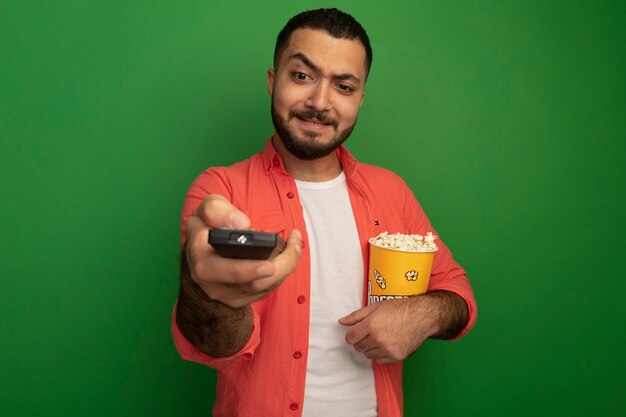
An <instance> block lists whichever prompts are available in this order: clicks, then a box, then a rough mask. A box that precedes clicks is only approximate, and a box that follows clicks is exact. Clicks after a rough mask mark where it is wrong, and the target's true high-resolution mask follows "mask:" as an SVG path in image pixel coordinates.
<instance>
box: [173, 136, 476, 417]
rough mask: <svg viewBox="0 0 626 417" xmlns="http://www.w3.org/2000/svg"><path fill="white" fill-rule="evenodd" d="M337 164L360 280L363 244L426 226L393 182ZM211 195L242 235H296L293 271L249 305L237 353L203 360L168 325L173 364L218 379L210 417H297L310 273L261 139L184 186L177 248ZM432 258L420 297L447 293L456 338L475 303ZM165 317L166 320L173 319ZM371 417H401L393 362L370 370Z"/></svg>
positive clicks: (297, 223)
mask: <svg viewBox="0 0 626 417" xmlns="http://www.w3.org/2000/svg"><path fill="white" fill-rule="evenodd" d="M337 155H338V157H339V159H340V161H341V165H342V167H343V170H344V172H345V174H346V177H347V184H348V192H349V195H350V202H351V204H352V208H353V212H354V217H355V220H356V224H357V229H358V232H359V237H360V242H361V248H362V252H363V262H364V271H365V276H364V277H363V279H364V281H365V284H364V288H365V292H364V294H363V303H364V305H365V303H366V299H367V298H366V295H367V294H366V292H367V271H368V268H367V260H368V256H369V252H368V244H367V240H368V238H369V237H373V236H377V235H378V234H379V233H381V232H384V231H388V232H390V233H396V232H400V233H411V234H413V233H418V234H422V235H424V234H426V232H429V231H433V232H434V229H433V227H432V226H431V225H430V222H429V220H428V218H427V217H426V215H425V214H424V212H423V210H422V208H421V206H420V205H419V203H418V202H417V200H416V199H415V197H414V196H413V193H412V192H411V190H410V189H409V188H408V187H407V186H406V184H405V183H404V182H403V181H402V179H400V177H398V176H397V175H396V174H394V173H392V172H391V171H388V170H386V169H384V168H380V167H376V166H372V165H367V164H363V163H360V162H357V161H356V160H355V159H354V157H352V155H350V153H349V152H348V151H347V150H346V149H345V148H344V147H340V148H339V149H338V150H337ZM214 193H216V194H220V195H222V196H224V197H225V198H226V199H228V200H229V201H231V202H232V204H233V205H234V206H235V207H237V208H238V209H240V210H241V211H243V212H244V213H246V214H247V215H248V216H249V217H250V219H251V222H252V226H251V227H252V228H253V229H256V230H260V231H271V232H277V233H279V234H280V235H281V236H282V237H283V238H286V237H287V236H286V235H287V234H288V233H289V232H290V231H291V230H292V229H294V228H296V229H298V230H300V231H301V232H302V237H303V251H302V257H301V259H300V261H299V263H298V266H297V268H296V270H295V271H294V272H293V273H292V274H291V275H290V276H289V277H287V278H286V279H285V281H284V282H283V283H282V284H281V286H280V287H278V288H277V289H276V290H274V291H273V292H272V293H270V295H269V296H267V297H266V298H263V299H261V300H258V301H255V302H254V303H253V304H252V311H253V315H254V330H253V331H252V335H251V336H250V339H249V340H248V343H247V344H246V345H245V346H244V347H243V349H241V351H240V352H238V353H236V354H234V355H233V356H230V357H227V358H214V357H211V356H209V355H207V354H205V353H203V352H201V351H200V350H199V349H197V348H196V347H195V346H193V345H192V344H191V343H190V342H189V341H188V340H187V339H186V338H185V337H184V336H183V335H182V333H181V332H180V330H179V329H178V327H177V325H176V321H175V317H173V319H172V334H173V337H174V343H175V344H176V348H177V349H178V352H179V353H180V355H181V357H182V358H184V359H186V360H190V361H194V362H198V363H201V364H204V365H207V366H210V367H213V368H216V369H217V370H218V380H217V393H216V399H215V406H214V409H213V413H214V414H213V415H214V416H215V417H233V416H241V417H249V416H270V415H271V416H273V417H275V416H300V415H301V414H302V401H303V399H304V386H305V376H306V363H307V346H308V336H309V302H308V299H309V290H310V276H309V273H310V267H309V261H310V258H309V251H308V247H307V241H308V237H307V234H306V226H305V222H304V217H303V214H302V206H301V205H300V200H299V198H298V191H297V188H296V184H295V181H294V179H293V177H292V176H290V175H289V174H288V173H287V172H286V171H285V169H284V167H283V162H282V159H281V157H280V155H279V154H278V153H277V152H276V150H275V149H274V147H273V146H272V144H271V140H269V141H268V142H267V144H266V146H265V149H264V150H263V152H260V153H258V154H256V155H254V156H252V157H251V158H249V159H247V160H245V161H242V162H239V163H236V164H234V165H231V166H230V167H219V168H210V169H208V170H206V171H205V172H204V173H202V174H201V175H200V176H199V177H198V178H197V179H196V180H195V181H194V183H193V184H192V185H191V188H190V189H189V193H188V194H187V197H186V199H185V202H184V205H183V212H182V218H181V242H182V243H183V244H184V240H185V230H184V229H185V224H186V222H187V218H188V217H189V216H190V215H191V213H192V212H193V210H194V209H195V208H196V207H197V206H198V205H199V204H200V202H201V201H202V200H203V199H204V198H205V197H206V196H207V195H208V194H214ZM437 244H438V246H439V250H438V251H437V253H436V255H435V259H434V261H433V267H432V272H431V278H430V283H429V291H430V290H448V291H452V292H455V293H456V294H458V295H460V296H461V297H462V298H463V299H465V301H466V302H467V305H468V308H469V321H468V323H467V325H466V327H465V328H464V329H463V331H462V332H461V333H460V334H459V336H458V337H461V336H462V335H464V334H465V333H467V332H468V331H469V330H470V328H471V327H472V326H473V324H474V322H475V321H476V313H477V310H476V301H475V300H474V295H473V292H472V288H471V286H470V284H469V281H468V280H467V277H466V275H465V271H464V270H463V269H462V268H461V267H460V266H459V265H458V264H457V263H456V262H455V261H454V260H453V259H452V255H451V253H450V251H449V250H448V248H447V247H446V246H445V245H444V244H443V242H442V241H441V239H439V240H438V241H437ZM175 311H176V310H175V309H174V314H175ZM372 366H373V371H374V379H375V384H376V399H377V403H378V414H379V416H380V417H398V416H401V415H402V401H403V400H402V362H398V363H394V364H391V365H379V364H377V363H375V362H372Z"/></svg>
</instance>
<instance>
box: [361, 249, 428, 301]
mask: <svg viewBox="0 0 626 417" xmlns="http://www.w3.org/2000/svg"><path fill="white" fill-rule="evenodd" d="M435 252H436V251H432V252H408V251H402V250H399V249H388V248H382V247H380V246H376V245H375V244H374V243H372V241H371V240H370V258H369V278H368V283H367V303H368V304H374V303H377V302H378V301H383V300H388V299H394V298H407V297H411V296H414V295H418V294H423V293H425V292H426V290H428V281H429V280H430V270H431V268H432V266H433V259H434V257H435Z"/></svg>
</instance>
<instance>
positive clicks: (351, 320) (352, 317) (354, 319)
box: [339, 304, 378, 326]
mask: <svg viewBox="0 0 626 417" xmlns="http://www.w3.org/2000/svg"><path fill="white" fill-rule="evenodd" d="M376 308H378V304H372V305H369V306H366V307H363V308H362V309H360V310H356V311H353V312H352V313H350V314H348V315H347V316H345V317H342V318H340V319H339V324H341V325H343V326H353V325H355V324H357V323H358V322H360V321H363V320H364V319H365V318H366V317H367V316H369V315H370V314H372V312H373V311H374V310H375V309H376Z"/></svg>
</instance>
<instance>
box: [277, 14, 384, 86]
mask: <svg viewBox="0 0 626 417" xmlns="http://www.w3.org/2000/svg"><path fill="white" fill-rule="evenodd" d="M304 28H307V29H315V30H323V31H325V32H327V33H328V34H329V35H331V36H332V37H334V38H337V39H350V40H353V39H357V40H358V41H359V42H361V44H362V45H363V47H364V48H365V68H366V69H367V73H368V74H369V72H370V68H371V66H372V47H371V46H370V40H369V38H368V37H367V33H366V32H365V29H363V27H362V26H361V24H360V23H359V22H357V21H356V20H355V19H354V17H352V16H350V15H349V14H347V13H344V12H342V11H341V10H337V9H317V10H308V11H305V12H302V13H300V14H297V15H295V16H294V17H292V18H291V19H289V21H288V22H287V24H286V25H285V27H284V28H283V29H282V30H281V31H280V33H279V34H278V37H277V38H276V47H275V48H274V68H277V67H278V62H279V61H280V56H281V55H282V53H283V51H284V50H285V48H287V45H288V44H289V38H291V34H292V33H293V32H294V31H295V30H296V29H304Z"/></svg>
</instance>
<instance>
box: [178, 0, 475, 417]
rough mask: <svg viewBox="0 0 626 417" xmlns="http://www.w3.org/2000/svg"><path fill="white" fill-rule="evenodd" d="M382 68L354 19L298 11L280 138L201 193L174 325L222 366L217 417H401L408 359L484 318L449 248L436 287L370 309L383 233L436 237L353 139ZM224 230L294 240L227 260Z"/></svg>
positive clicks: (193, 191) (279, 114) (283, 78)
mask: <svg viewBox="0 0 626 417" xmlns="http://www.w3.org/2000/svg"><path fill="white" fill-rule="evenodd" d="M371 61H372V53H371V48H370V44H369V40H368V38H367V34H366V33H365V31H364V30H363V28H362V27H361V26H360V24H359V23H357V22H356V21H355V20H354V19H353V18H352V17H351V16H350V15H347V14H345V13H342V12H340V11H338V10H336V9H321V10H313V11H309V12H304V13H301V14H299V15H297V16H295V17H294V18H292V19H291V20H290V21H289V22H288V23H287V25H286V26H285V28H283V30H282V31H281V33H280V34H279V35H278V39H277V43H276V49H275V53H274V68H273V69H270V70H269V71H268V74H267V85H268V89H269V93H270V96H271V99H272V120H273V122H274V126H275V132H274V134H273V135H272V136H271V138H270V139H269V140H268V141H267V143H266V145H265V149H264V150H263V152H261V153H259V154H256V155H254V156H252V157H251V158H250V159H248V160H245V161H242V162H239V163H237V164H234V165H232V166H230V167H226V168H223V167H221V168H211V169H209V170H207V171H205V172H204V173H203V174H202V175H200V177H198V178H197V179H196V181H195V182H194V183H193V184H192V186H191V188H190V190H189V194H188V195H187V198H186V200H185V203H184V207H183V215H182V221H181V241H182V245H183V250H182V259H181V291H180V296H179V299H178V302H177V305H176V308H175V311H174V318H173V321H172V333H173V336H174V340H175V343H176V346H177V348H178V350H179V352H180V354H181V356H182V357H183V358H185V359H188V360H192V361H196V362H199V363H202V364H206V365H208V366H211V367H214V368H217V369H218V385H217V395H216V402H215V406H214V410H213V411H214V415H215V416H246V417H248V416H279V415H290V416H291V415H293V416H300V415H303V416H380V417H389V416H401V415H402V360H403V359H405V358H406V357H407V356H409V355H410V354H411V353H413V352H414V351H415V350H417V348H418V347H419V346H420V345H421V343H422V342H423V341H424V340H425V339H426V338H428V337H436V338H447V339H451V338H456V337H460V336H461V335H463V334H465V333H466V332H467V331H469V329H470V328H471V326H472V325H473V323H474V321H475V319H476V303H475V301H474V297H473V294H472V290H471V287H470V285H469V282H468V281H467V278H466V276H465V272H464V271H463V269H461V267H459V266H458V265H457V264H456V262H454V260H453V259H452V257H451V254H450V252H449V250H448V249H447V248H446V247H445V245H443V244H442V243H439V251H438V252H437V254H436V256H435V260H434V263H433V269H432V276H431V281H430V286H429V291H428V292H427V293H426V294H424V295H422V296H418V297H414V298H408V299H394V300H386V301H382V302H379V303H376V304H373V305H370V306H366V307H363V306H364V304H365V288H366V286H365V285H364V283H365V280H366V279H367V278H366V274H365V271H366V265H367V254H368V252H367V251H368V247H367V239H368V238H369V237H373V236H376V235H378V234H379V233H380V232H383V231H389V232H391V233H395V232H401V233H420V234H426V232H428V231H432V230H433V229H432V226H431V225H430V223H429V221H428V219H427V218H426V216H425V214H424V213H423V211H422V209H421V207H420V206H419V204H418V203H417V201H416V200H415V197H414V196H413V194H412V192H411V191H410V190H409V189H408V187H407V186H406V185H405V184H404V182H402V180H401V179H399V178H398V177H397V176H396V175H395V174H393V173H391V172H390V171H387V170H385V169H383V168H378V167H374V166H370V165H366V164H362V163H359V162H357V161H356V160H355V159H354V158H353V157H352V156H351V155H350V154H349V153H348V151H347V150H346V149H345V148H344V147H343V146H341V144H342V143H343V142H344V141H345V140H346V139H347V138H348V136H349V135H350V133H351V131H352V129H353V127H354V125H355V123H356V119H357V115H358V112H359V109H360V106H361V104H362V102H363V98H364V95H365V93H364V86H365V81H366V79H367V76H368V74H369V70H370V65H371ZM223 227H226V228H237V229H247V228H253V229H256V230H263V231H272V232H278V233H280V234H281V235H282V236H283V237H285V238H286V240H287V245H286V247H285V249H284V251H283V252H282V253H281V254H280V255H278V256H276V257H274V258H273V259H271V260H236V259H227V258H222V257H220V256H219V255H217V254H216V253H215V251H214V250H213V248H212V247H211V246H210V245H209V244H208V243H207V235H208V231H209V229H210V228H223Z"/></svg>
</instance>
